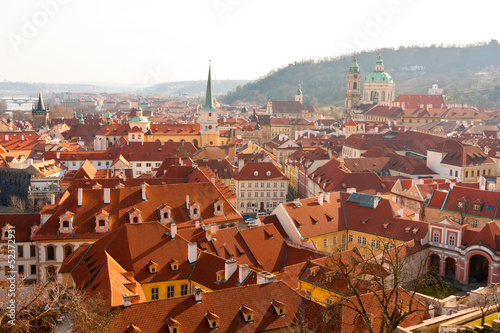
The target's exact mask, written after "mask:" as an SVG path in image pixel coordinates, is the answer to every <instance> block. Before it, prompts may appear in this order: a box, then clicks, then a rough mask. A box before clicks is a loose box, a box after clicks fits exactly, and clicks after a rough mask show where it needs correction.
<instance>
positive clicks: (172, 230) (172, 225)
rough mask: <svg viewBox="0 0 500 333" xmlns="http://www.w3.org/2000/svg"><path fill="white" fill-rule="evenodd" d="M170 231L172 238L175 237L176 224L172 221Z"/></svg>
mask: <svg viewBox="0 0 500 333" xmlns="http://www.w3.org/2000/svg"><path fill="white" fill-rule="evenodd" d="M170 233H171V234H172V239H175V235H176V234H177V224H175V223H174V222H172V224H171V225H170Z"/></svg>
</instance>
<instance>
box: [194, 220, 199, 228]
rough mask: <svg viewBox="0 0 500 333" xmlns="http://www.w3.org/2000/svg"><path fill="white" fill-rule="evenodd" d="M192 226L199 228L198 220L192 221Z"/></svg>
mask: <svg viewBox="0 0 500 333" xmlns="http://www.w3.org/2000/svg"><path fill="white" fill-rule="evenodd" d="M194 227H195V228H199V227H200V221H198V220H196V222H195V223H194Z"/></svg>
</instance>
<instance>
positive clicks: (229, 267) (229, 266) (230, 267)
mask: <svg viewBox="0 0 500 333" xmlns="http://www.w3.org/2000/svg"><path fill="white" fill-rule="evenodd" d="M237 269H238V262H237V261H236V260H235V259H230V260H226V264H225V266H224V279H226V281H227V280H229V278H230V277H231V276H232V275H233V274H234V272H236V270H237Z"/></svg>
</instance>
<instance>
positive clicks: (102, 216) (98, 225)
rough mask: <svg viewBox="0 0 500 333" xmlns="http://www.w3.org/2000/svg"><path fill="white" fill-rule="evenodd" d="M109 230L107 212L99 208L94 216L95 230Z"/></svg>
mask: <svg viewBox="0 0 500 333" xmlns="http://www.w3.org/2000/svg"><path fill="white" fill-rule="evenodd" d="M108 231H109V213H108V212H107V211H105V210H104V209H101V211H100V212H99V213H97V214H96V216H95V232H108Z"/></svg>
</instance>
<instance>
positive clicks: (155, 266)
mask: <svg viewBox="0 0 500 333" xmlns="http://www.w3.org/2000/svg"><path fill="white" fill-rule="evenodd" d="M148 268H149V274H156V273H158V264H157V263H155V262H154V261H153V260H150V261H148Z"/></svg>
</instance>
